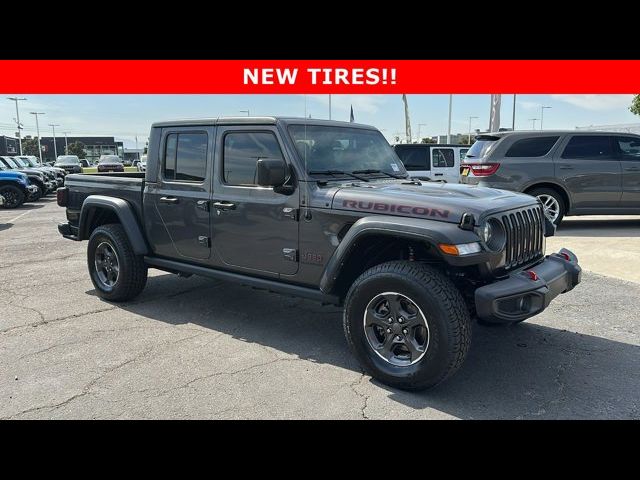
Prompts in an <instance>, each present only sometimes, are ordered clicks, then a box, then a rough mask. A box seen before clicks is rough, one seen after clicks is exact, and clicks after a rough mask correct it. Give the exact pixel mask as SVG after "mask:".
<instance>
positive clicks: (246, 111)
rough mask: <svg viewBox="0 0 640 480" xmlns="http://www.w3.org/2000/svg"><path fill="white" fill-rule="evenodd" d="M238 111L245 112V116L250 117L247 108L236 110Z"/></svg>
mask: <svg viewBox="0 0 640 480" xmlns="http://www.w3.org/2000/svg"><path fill="white" fill-rule="evenodd" d="M238 111H239V112H240V113H246V114H247V117H250V116H251V115H249V110H238Z"/></svg>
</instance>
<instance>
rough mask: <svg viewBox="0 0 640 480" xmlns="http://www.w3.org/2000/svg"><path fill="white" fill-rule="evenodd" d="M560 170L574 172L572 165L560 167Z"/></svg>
mask: <svg viewBox="0 0 640 480" xmlns="http://www.w3.org/2000/svg"><path fill="white" fill-rule="evenodd" d="M559 168H560V170H573V167H572V166H571V165H560V167H559Z"/></svg>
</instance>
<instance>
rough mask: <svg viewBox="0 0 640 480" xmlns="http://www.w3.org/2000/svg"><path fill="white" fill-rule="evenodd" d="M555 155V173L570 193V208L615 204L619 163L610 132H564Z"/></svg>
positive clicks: (619, 193)
mask: <svg viewBox="0 0 640 480" xmlns="http://www.w3.org/2000/svg"><path fill="white" fill-rule="evenodd" d="M558 151H559V152H561V153H560V155H559V156H558V157H557V158H556V159H555V176H556V178H558V179H559V180H561V181H562V182H563V183H564V185H565V186H566V188H567V190H568V191H569V193H570V194H571V199H572V202H573V208H574V209H580V208H587V209H598V208H616V207H618V205H619V204H620V197H621V196H622V166H621V162H620V160H619V159H618V158H617V155H616V154H615V153H614V150H613V138H612V137H611V136H610V135H568V137H567V138H566V139H565V140H564V146H563V148H560V149H558Z"/></svg>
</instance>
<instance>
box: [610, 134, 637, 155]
mask: <svg viewBox="0 0 640 480" xmlns="http://www.w3.org/2000/svg"><path fill="white" fill-rule="evenodd" d="M615 139H616V143H617V144H618V148H619V149H620V153H621V154H622V159H623V160H640V138H638V137H615Z"/></svg>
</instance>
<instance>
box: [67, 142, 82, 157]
mask: <svg viewBox="0 0 640 480" xmlns="http://www.w3.org/2000/svg"><path fill="white" fill-rule="evenodd" d="M84 146H85V145H84V143H82V142H73V143H70V144H69V145H68V146H67V155H77V156H78V158H80V159H82V158H85V157H86V154H85V153H84Z"/></svg>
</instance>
